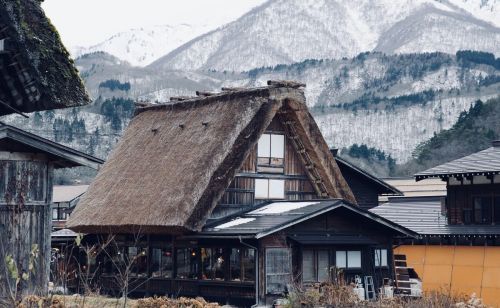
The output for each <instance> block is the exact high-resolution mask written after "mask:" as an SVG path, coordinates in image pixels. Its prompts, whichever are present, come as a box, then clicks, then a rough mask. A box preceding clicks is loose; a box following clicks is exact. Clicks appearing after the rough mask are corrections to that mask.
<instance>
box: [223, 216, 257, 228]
mask: <svg viewBox="0 0 500 308" xmlns="http://www.w3.org/2000/svg"><path fill="white" fill-rule="evenodd" d="M254 220H255V218H236V219H235V220H231V221H230V222H226V223H224V224H222V225H218V226H216V227H214V229H226V228H231V227H234V226H238V225H242V224H246V223H247V222H251V221H254Z"/></svg>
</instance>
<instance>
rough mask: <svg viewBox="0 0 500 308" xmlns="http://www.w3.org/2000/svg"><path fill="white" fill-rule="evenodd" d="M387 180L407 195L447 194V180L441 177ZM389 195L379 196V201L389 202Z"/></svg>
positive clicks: (386, 180)
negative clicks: (419, 179)
mask: <svg viewBox="0 0 500 308" xmlns="http://www.w3.org/2000/svg"><path fill="white" fill-rule="evenodd" d="M384 181H385V182H387V183H389V184H390V185H392V186H394V187H396V188H397V189H399V190H400V191H401V192H402V193H403V195H404V196H405V197H423V196H426V197H427V196H443V197H444V196H446V182H444V181H442V180H441V179H425V180H422V181H418V182H417V181H415V179H414V178H387V179H384ZM389 198H390V197H389V196H379V198H378V200H379V202H387V201H388V200H389Z"/></svg>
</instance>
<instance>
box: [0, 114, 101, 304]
mask: <svg viewBox="0 0 500 308" xmlns="http://www.w3.org/2000/svg"><path fill="white" fill-rule="evenodd" d="M102 163H103V161H102V160H100V159H97V158H95V157H92V156H90V155H87V154H84V153H81V152H79V151H76V150H74V149H71V148H68V147H65V146H63V145H60V144H57V143H55V142H52V141H50V140H47V139H44V138H41V137H39V136H36V135H34V134H31V133H28V132H26V131H23V130H21V129H18V128H16V127H13V126H9V125H5V124H0V234H2V236H1V238H0V260H4V261H5V262H0V273H1V274H0V300H2V299H5V298H11V297H12V296H20V295H25V294H44V293H46V292H47V287H48V281H49V280H48V274H49V260H50V234H51V231H52V230H51V226H52V224H51V221H52V215H51V203H52V202H51V201H52V178H53V171H54V169H58V168H69V167H76V166H87V167H91V168H94V169H98V168H99V165H100V164H102ZM4 273H8V274H9V275H7V274H4Z"/></svg>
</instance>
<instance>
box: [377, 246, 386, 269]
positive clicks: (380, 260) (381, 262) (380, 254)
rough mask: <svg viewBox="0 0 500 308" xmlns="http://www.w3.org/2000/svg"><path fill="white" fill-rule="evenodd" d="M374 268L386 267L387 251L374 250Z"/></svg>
mask: <svg viewBox="0 0 500 308" xmlns="http://www.w3.org/2000/svg"><path fill="white" fill-rule="evenodd" d="M375 266H387V249H375Z"/></svg>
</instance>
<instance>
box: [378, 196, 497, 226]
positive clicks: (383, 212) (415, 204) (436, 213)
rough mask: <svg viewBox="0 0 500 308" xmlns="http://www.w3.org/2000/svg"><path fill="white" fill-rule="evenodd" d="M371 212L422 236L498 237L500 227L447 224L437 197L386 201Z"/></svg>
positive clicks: (390, 199)
mask: <svg viewBox="0 0 500 308" xmlns="http://www.w3.org/2000/svg"><path fill="white" fill-rule="evenodd" d="M370 211H371V212H372V213H375V214H377V215H379V216H382V217H384V218H386V219H388V220H390V221H392V222H394V223H397V224H400V225H402V226H404V227H406V228H408V229H410V230H412V231H414V232H416V233H418V234H421V235H500V225H496V226H492V225H450V224H448V220H447V218H446V216H445V215H443V214H442V213H441V200H440V198H438V197H434V198H432V197H420V198H397V197H396V198H389V202H387V203H384V204H383V205H380V206H377V207H375V208H372V209H370Z"/></svg>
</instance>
